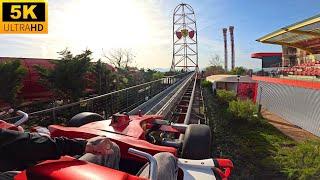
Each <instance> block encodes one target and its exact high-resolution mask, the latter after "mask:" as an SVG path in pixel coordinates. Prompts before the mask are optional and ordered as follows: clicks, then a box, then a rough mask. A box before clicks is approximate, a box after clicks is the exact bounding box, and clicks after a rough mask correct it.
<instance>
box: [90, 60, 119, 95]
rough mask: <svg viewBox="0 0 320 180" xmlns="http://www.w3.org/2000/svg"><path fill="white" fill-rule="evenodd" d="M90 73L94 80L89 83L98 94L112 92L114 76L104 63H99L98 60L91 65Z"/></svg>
mask: <svg viewBox="0 0 320 180" xmlns="http://www.w3.org/2000/svg"><path fill="white" fill-rule="evenodd" d="M90 71H91V73H92V74H93V75H94V77H95V79H93V80H91V83H92V84H93V87H94V89H95V91H96V92H97V93H98V94H105V93H108V92H110V91H112V90H114V87H115V84H114V83H115V79H116V74H115V73H113V72H112V71H111V70H110V69H108V65H107V64H106V63H103V62H101V60H100V59H99V60H98V61H97V62H96V63H94V64H93V65H92V68H91V70H90Z"/></svg>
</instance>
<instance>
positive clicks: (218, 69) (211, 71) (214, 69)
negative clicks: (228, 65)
mask: <svg viewBox="0 0 320 180" xmlns="http://www.w3.org/2000/svg"><path fill="white" fill-rule="evenodd" d="M215 74H225V70H224V69H223V67H222V66H220V65H213V66H209V67H207V68H206V70H205V76H211V75H215Z"/></svg>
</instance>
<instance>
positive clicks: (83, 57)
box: [36, 49, 92, 101]
mask: <svg viewBox="0 0 320 180" xmlns="http://www.w3.org/2000/svg"><path fill="white" fill-rule="evenodd" d="M59 54H60V55H61V57H60V59H59V60H57V61H53V63H54V64H55V67H54V68H53V69H47V68H43V67H40V66H36V69H37V71H38V72H39V74H40V82H41V83H42V84H44V85H45V86H46V87H48V88H50V89H52V90H53V91H54V92H55V97H56V98H62V99H71V100H72V101H76V100H78V99H79V98H80V97H82V96H83V92H84V90H85V87H86V84H87V80H86V78H85V74H86V73H87V72H88V70H89V67H90V61H91V60H92V59H91V57H90V56H91V54H92V52H91V51H90V50H85V51H83V53H81V54H78V55H76V56H74V55H73V54H72V53H71V52H70V51H69V50H68V49H65V50H63V51H61V52H59Z"/></svg>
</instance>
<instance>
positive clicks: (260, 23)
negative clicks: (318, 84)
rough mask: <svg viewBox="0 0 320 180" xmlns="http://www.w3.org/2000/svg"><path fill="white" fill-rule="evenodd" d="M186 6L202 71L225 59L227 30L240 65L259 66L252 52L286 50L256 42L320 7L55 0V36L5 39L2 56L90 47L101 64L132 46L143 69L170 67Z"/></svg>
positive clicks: (273, 2)
mask: <svg viewBox="0 0 320 180" xmlns="http://www.w3.org/2000/svg"><path fill="white" fill-rule="evenodd" d="M181 2H185V3H188V4H190V5H191V6H192V7H193V9H194V11H195V13H196V18H197V25H198V43H199V64H200V67H205V66H207V65H208V64H209V59H210V57H211V56H212V55H213V54H218V55H220V56H221V57H223V39H222V28H223V27H228V26H229V25H233V26H235V47H236V65H237V66H245V67H247V68H259V66H260V61H259V60H258V59H251V58H250V54H251V53H253V52H277V51H281V48H280V46H276V45H267V44H261V43H259V42H256V41H255V40H256V39H257V38H259V37H261V36H263V35H265V34H267V33H270V32H272V31H274V30H277V29H279V28H281V27H284V26H286V25H290V24H292V23H295V22H297V21H301V20H303V19H306V18H308V17H311V16H313V15H316V14H318V13H319V7H320V2H319V1H315V0H267V1H262V0H189V1H187V0H186V1H173V0H90V1H88V0H49V34H47V35H0V41H1V44H0V56H13V57H39V58H57V57H58V55H57V53H56V52H58V51H59V50H62V49H64V48H66V47H68V48H69V49H70V50H72V51H73V52H75V53H79V52H81V50H84V49H86V48H89V49H91V50H92V51H93V52H94V58H95V59H96V60H97V59H98V58H102V54H103V52H108V50H110V49H112V48H130V49H132V50H133V51H134V52H135V54H136V59H135V63H134V64H135V65H137V66H139V67H146V68H157V67H162V68H166V67H170V65H171V60H172V55H171V53H172V44H171V43H172V24H171V23H172V12H173V9H174V8H175V6H176V5H178V4H179V3H181ZM97 5H98V6H97ZM229 55H230V50H229ZM229 59H230V57H229ZM102 60H104V59H103V58H102ZM229 64H230V63H229Z"/></svg>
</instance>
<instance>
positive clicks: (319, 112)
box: [257, 81, 320, 136]
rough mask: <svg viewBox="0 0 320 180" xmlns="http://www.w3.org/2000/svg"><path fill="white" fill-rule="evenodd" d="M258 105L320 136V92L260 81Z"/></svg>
mask: <svg viewBox="0 0 320 180" xmlns="http://www.w3.org/2000/svg"><path fill="white" fill-rule="evenodd" d="M257 93H258V94H257V103H259V102H260V103H261V104H262V107H263V108H266V109H267V110H269V111H270V112H273V113H275V114H277V115H279V116H281V117H282V118H284V119H285V120H287V121H288V122H290V123H292V124H294V125H297V126H299V127H301V128H303V129H305V130H307V131H309V132H311V133H313V134H315V135H317V136H320V90H319V89H310V88H304V87H295V86H291V85H286V84H281V83H271V82H266V81H259V85H258V92H257Z"/></svg>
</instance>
